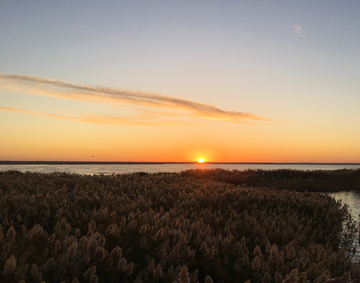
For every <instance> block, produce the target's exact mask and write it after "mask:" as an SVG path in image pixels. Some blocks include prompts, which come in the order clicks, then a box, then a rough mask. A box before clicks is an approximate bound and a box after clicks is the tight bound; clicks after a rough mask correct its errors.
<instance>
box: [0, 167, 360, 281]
mask: <svg viewBox="0 0 360 283" xmlns="http://www.w3.org/2000/svg"><path fill="white" fill-rule="evenodd" d="M188 173H189V172H186V173H185V174H184V173H181V174H177V173H171V174H151V175H150V174H146V173H142V174H126V175H115V174H113V175H94V176H86V175H77V174H68V173H51V174H40V173H20V172H16V171H8V172H2V173H1V174H0V225H1V226H0V282H73V283H75V282H91V283H95V282H181V283H183V282H190V283H195V282H207V283H209V282H245V281H247V280H250V281H251V282H277V283H278V282H282V280H284V279H285V278H286V276H287V275H289V276H290V278H295V279H296V280H297V282H306V280H308V281H309V282H325V281H324V280H325V279H327V278H330V277H340V276H343V275H344V274H345V275H344V277H343V278H346V277H347V278H350V277H357V276H359V272H360V263H358V264H355V263H353V262H352V258H351V252H350V251H349V249H348V250H347V249H346V248H349V247H348V246H347V243H345V242H343V239H344V236H346V235H348V237H352V236H353V235H355V236H356V233H357V231H356V228H357V227H356V225H355V223H353V222H352V221H351V219H350V218H349V212H348V210H347V207H346V206H342V205H341V203H339V202H336V201H335V200H334V199H333V198H330V197H328V196H326V195H324V194H320V193H310V192H306V193H301V192H296V191H289V190H276V189H269V188H256V187H247V186H236V185H233V184H227V183H220V182H217V181H214V180H207V179H196V178H192V177H189V176H185V175H189V174H188ZM344 225H345V226H346V225H348V226H347V227H348V230H344V228H343V227H345V226H344ZM342 245H343V248H342ZM339 247H340V248H339ZM295 279H294V280H295Z"/></svg>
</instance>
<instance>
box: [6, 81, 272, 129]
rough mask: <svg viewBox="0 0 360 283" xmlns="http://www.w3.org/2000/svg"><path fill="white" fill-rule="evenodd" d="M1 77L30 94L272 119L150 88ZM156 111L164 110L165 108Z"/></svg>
mask: <svg viewBox="0 0 360 283" xmlns="http://www.w3.org/2000/svg"><path fill="white" fill-rule="evenodd" d="M0 81H2V82H3V83H2V84H1V85H0V87H1V88H3V89H7V90H11V91H24V92H27V93H30V94H35V95H44V96H51V97H56V98H61V99H70V100H78V101H84V102H97V103H105V102H112V103H117V104H128V105H132V106H145V107H151V108H154V107H155V108H167V109H176V110H182V111H186V113H184V114H183V115H182V116H190V117H195V118H202V119H208V120H218V121H228V122H233V123H242V124H249V123H251V122H249V121H248V120H256V121H272V120H271V119H267V118H263V117H260V116H257V115H254V114H251V113H244V112H237V111H226V110H222V109H220V108H218V107H216V106H213V105H208V104H204V103H199V102H196V101H190V100H185V99H181V98H176V97H171V96H167V95H160V94H157V93H151V92H143V91H133V90H121V89H117V88H105V87H96V86H88V85H77V84H72V83H68V82H64V81H60V80H54V79H46V78H40V77H33V76H23V75H17V74H0ZM140 111H141V110H140ZM149 111H151V110H149ZM156 112H157V111H156ZM157 113H158V114H161V113H162V112H157ZM164 115H168V113H167V114H165V113H164Z"/></svg>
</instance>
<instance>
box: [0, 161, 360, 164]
mask: <svg viewBox="0 0 360 283" xmlns="http://www.w3.org/2000/svg"><path fill="white" fill-rule="evenodd" d="M18 164H22V165H96V164H102V165H139V164H144V165H146V164H148V165H153V164H157V165H162V164H164V165H165V164H199V163H198V162H197V161H188V162H123V161H121V162H112V161H0V165H18ZM202 164H259V165H264V164H269V165H277V164H279V165H282V164H284V165H360V163H343V162H340V163H335V162H330V163H327V162H204V163H202Z"/></svg>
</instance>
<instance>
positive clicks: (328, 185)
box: [181, 168, 360, 192]
mask: <svg viewBox="0 0 360 283" xmlns="http://www.w3.org/2000/svg"><path fill="white" fill-rule="evenodd" d="M181 175H182V176H188V177H189V176H190V177H195V178H198V179H210V180H215V181H220V182H226V183H231V184H235V185H247V186H252V187H267V188H277V189H290V190H296V191H301V192H304V191H317V192H330V191H341V190H360V169H340V170H307V171H303V170H292V169H277V170H262V169H256V170H254V169H248V170H244V171H239V170H225V169H220V168H217V169H205V170H201V169H197V170H186V171H183V172H181Z"/></svg>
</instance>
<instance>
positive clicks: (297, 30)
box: [293, 25, 306, 37]
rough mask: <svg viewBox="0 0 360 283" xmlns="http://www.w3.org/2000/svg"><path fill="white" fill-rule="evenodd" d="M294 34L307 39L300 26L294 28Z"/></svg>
mask: <svg viewBox="0 0 360 283" xmlns="http://www.w3.org/2000/svg"><path fill="white" fill-rule="evenodd" d="M293 33H295V34H298V35H300V36H302V37H306V33H305V30H304V28H302V27H301V26H300V25H296V26H295V27H293Z"/></svg>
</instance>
